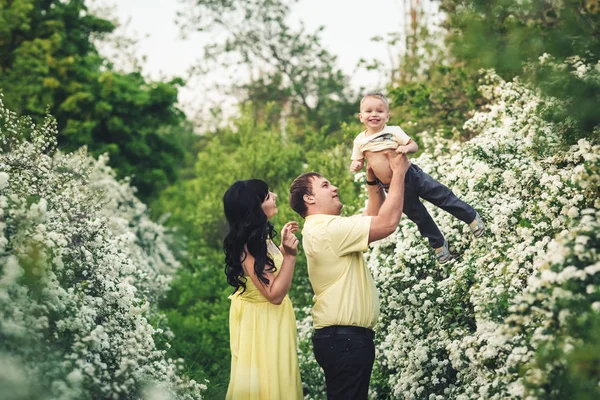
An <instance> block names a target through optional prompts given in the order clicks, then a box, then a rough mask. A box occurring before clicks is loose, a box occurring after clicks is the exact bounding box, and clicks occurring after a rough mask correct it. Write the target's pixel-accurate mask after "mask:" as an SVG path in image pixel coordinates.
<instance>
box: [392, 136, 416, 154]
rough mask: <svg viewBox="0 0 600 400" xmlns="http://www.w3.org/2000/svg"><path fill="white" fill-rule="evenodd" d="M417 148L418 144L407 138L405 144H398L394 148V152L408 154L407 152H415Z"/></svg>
mask: <svg viewBox="0 0 600 400" xmlns="http://www.w3.org/2000/svg"><path fill="white" fill-rule="evenodd" d="M417 150H419V145H418V144H417V143H416V142H415V141H414V140H412V139H410V140H409V142H408V143H407V144H405V145H404V146H398V148H397V149H396V153H399V154H408V153H416V152H417Z"/></svg>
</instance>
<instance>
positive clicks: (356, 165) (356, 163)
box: [350, 159, 365, 172]
mask: <svg viewBox="0 0 600 400" xmlns="http://www.w3.org/2000/svg"><path fill="white" fill-rule="evenodd" d="M364 165H365V160H364V159H362V160H352V163H351V164H350V171H352V172H358V171H360V170H361V169H362V167H363V166H364Z"/></svg>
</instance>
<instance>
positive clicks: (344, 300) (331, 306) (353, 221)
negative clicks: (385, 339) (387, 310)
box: [302, 214, 379, 329]
mask: <svg viewBox="0 0 600 400" xmlns="http://www.w3.org/2000/svg"><path fill="white" fill-rule="evenodd" d="M370 225H371V217H365V216H354V217H340V216H338V215H324V214H318V215H309V216H307V217H306V221H305V223H304V228H303V229H302V245H303V247H304V252H305V253H306V260H307V263H308V276H309V278H310V283H311V285H312V288H313V291H314V292H315V296H314V298H313V301H314V306H313V309H312V315H313V326H314V328H315V329H319V328H324V327H326V326H330V325H355V326H362V327H365V328H373V327H374V326H375V323H376V322H377V318H378V317H379V291H378V290H377V288H376V287H375V282H374V281H373V277H372V276H371V273H370V272H369V270H368V269H367V266H366V265H365V259H364V258H363V254H362V253H363V252H364V251H366V250H367V249H368V247H369V227H370Z"/></svg>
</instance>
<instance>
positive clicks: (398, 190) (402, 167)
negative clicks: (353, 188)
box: [367, 153, 410, 243]
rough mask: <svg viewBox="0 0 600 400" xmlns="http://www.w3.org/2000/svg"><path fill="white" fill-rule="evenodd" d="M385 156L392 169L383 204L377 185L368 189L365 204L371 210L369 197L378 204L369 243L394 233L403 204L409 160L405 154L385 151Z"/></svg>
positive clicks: (372, 221) (374, 205)
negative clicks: (405, 176) (367, 198)
mask: <svg viewBox="0 0 600 400" xmlns="http://www.w3.org/2000/svg"><path fill="white" fill-rule="evenodd" d="M386 157H387V158H388V160H389V163H390V168H391V169H392V180H391V182H390V187H389V189H388V194H387V198H386V199H385V201H383V204H381V203H380V201H381V200H382V197H378V196H383V194H382V193H375V191H377V189H379V187H378V186H374V187H370V188H369V189H368V191H369V204H368V205H367V210H368V211H371V210H370V206H371V199H373V200H374V204H373V207H377V205H378V204H379V205H380V207H379V212H378V213H377V215H375V216H374V217H373V218H372V219H371V227H370V229H369V243H372V242H374V241H376V240H380V239H383V238H385V237H388V236H389V235H391V234H392V233H394V231H395V230H396V227H397V226H398V223H399V222H400V217H401V216H402V207H403V205H404V175H405V174H406V171H408V168H409V167H410V161H408V158H407V157H406V154H397V155H396V154H393V153H391V154H390V153H386ZM367 173H368V171H367ZM367 177H368V175H367ZM381 191H382V190H381Z"/></svg>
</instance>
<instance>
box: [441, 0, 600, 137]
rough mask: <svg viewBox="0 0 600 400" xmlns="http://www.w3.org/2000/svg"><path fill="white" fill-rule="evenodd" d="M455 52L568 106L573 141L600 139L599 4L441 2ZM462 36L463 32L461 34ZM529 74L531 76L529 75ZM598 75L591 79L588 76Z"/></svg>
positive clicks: (579, 0) (569, 0)
mask: <svg viewBox="0 0 600 400" xmlns="http://www.w3.org/2000/svg"><path fill="white" fill-rule="evenodd" d="M441 4H442V9H443V10H444V11H445V12H446V13H447V15H448V19H447V26H448V28H449V31H450V32H451V35H450V36H449V38H448V39H449V42H450V44H451V48H452V52H453V54H454V55H455V56H456V57H457V58H459V59H460V60H463V61H464V62H465V63H466V64H467V65H469V66H470V67H471V68H473V69H478V68H494V69H495V70H496V71H498V73H499V74H500V75H501V76H503V77H504V78H505V79H511V78H513V77H514V76H517V75H519V76H521V77H522V78H525V79H527V80H528V81H530V82H532V83H534V84H536V85H537V86H538V87H539V88H541V89H542V90H543V91H544V92H545V93H546V94H549V95H551V96H554V97H557V98H559V99H562V100H565V101H566V103H567V107H566V108H565V111H566V112H562V113H560V112H559V113H557V112H554V111H550V112H548V113H547V116H548V117H550V118H552V119H557V120H566V119H568V120H571V121H573V123H572V128H571V129H568V130H567V131H565V132H564V135H563V138H564V139H565V140H566V142H567V143H573V142H576V141H577V139H578V138H580V137H583V136H590V137H594V138H595V140H600V129H598V126H599V125H600V113H598V104H600V71H598V69H597V67H595V66H597V65H598V62H599V61H600V3H599V2H598V0H563V1H551V0H542V1H540V0H525V1H512V0H441ZM456 32H458V33H460V34H455V33H456ZM524 68H525V71H524ZM589 70H591V72H592V73H591V74H588V73H587V72H589Z"/></svg>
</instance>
